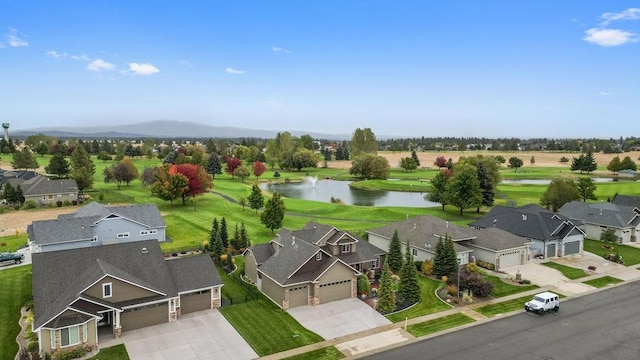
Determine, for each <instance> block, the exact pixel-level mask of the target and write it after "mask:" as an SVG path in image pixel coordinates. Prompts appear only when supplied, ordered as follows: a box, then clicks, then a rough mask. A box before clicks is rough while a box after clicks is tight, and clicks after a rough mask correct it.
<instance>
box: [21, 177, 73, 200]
mask: <svg viewBox="0 0 640 360" xmlns="http://www.w3.org/2000/svg"><path fill="white" fill-rule="evenodd" d="M9 182H10V183H12V184H11V185H14V183H15V185H18V184H19V185H20V188H21V189H22V192H23V193H24V196H39V195H48V194H73V193H77V192H78V184H77V183H76V181H75V180H73V179H51V178H48V177H46V176H41V175H39V176H36V177H33V178H31V179H29V180H23V179H21V178H13V179H9Z"/></svg>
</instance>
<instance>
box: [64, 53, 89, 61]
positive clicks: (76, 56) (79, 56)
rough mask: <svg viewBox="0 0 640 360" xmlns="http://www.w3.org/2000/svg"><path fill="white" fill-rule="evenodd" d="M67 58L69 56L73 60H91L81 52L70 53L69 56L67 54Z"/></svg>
mask: <svg viewBox="0 0 640 360" xmlns="http://www.w3.org/2000/svg"><path fill="white" fill-rule="evenodd" d="M69 58H71V59H73V60H80V61H91V58H90V57H88V56H87V55H85V54H82V55H71V56H69Z"/></svg>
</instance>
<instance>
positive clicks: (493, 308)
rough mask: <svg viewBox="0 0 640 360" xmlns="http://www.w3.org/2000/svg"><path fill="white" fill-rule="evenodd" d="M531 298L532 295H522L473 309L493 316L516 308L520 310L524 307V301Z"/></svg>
mask: <svg viewBox="0 0 640 360" xmlns="http://www.w3.org/2000/svg"><path fill="white" fill-rule="evenodd" d="M531 298H532V296H523V297H519V298H517V299H512V300H507V301H503V302H499V303H496V304H491V305H485V306H482V307H479V308H477V309H475V310H476V311H477V312H479V313H480V314H482V315H484V316H487V317H493V316H496V315H500V314H506V313H509V312H512V311H516V310H522V309H524V303H526V302H527V301H529V300H531Z"/></svg>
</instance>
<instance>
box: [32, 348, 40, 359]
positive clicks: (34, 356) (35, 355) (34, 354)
mask: <svg viewBox="0 0 640 360" xmlns="http://www.w3.org/2000/svg"><path fill="white" fill-rule="evenodd" d="M41 359H42V357H40V351H38V350H37V349H36V350H34V351H32V352H31V360H41Z"/></svg>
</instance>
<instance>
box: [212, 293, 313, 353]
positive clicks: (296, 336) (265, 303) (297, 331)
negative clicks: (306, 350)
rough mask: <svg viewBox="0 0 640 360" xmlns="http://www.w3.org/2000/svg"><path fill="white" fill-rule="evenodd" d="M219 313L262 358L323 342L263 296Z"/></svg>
mask: <svg viewBox="0 0 640 360" xmlns="http://www.w3.org/2000/svg"><path fill="white" fill-rule="evenodd" d="M220 312H221V313H222V315H223V316H224V317H225V318H226V319H227V321H229V323H231V325H232V326H233V327H234V328H235V329H236V330H237V331H238V333H240V335H241V336H242V337H243V338H244V339H245V341H247V343H249V345H250V346H251V347H252V348H253V350H254V351H255V352H256V353H257V354H258V355H260V356H265V355H269V354H274V353H278V352H281V351H285V350H289V349H293V348H297V347H300V346H305V345H309V344H313V343H316V342H319V341H322V340H323V339H322V338H321V337H320V336H318V335H317V334H315V333H313V332H311V331H309V330H307V329H305V328H304V327H302V325H300V323H298V322H297V321H296V320H295V319H294V318H292V317H291V315H289V314H288V313H287V312H286V311H284V310H282V309H280V308H279V307H277V306H276V304H274V303H273V302H271V301H270V300H268V299H267V298H266V297H265V296H263V295H261V296H260V297H259V298H258V300H255V301H249V302H246V303H242V304H237V305H229V306H223V307H221V308H220Z"/></svg>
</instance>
